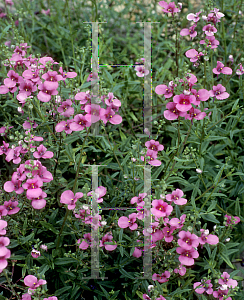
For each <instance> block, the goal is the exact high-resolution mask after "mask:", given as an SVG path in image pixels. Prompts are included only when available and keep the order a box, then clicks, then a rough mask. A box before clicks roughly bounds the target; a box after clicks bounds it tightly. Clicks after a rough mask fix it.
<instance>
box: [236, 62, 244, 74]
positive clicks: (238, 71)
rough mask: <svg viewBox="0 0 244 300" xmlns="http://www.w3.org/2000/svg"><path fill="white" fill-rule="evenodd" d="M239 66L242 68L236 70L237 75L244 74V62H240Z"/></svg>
mask: <svg viewBox="0 0 244 300" xmlns="http://www.w3.org/2000/svg"><path fill="white" fill-rule="evenodd" d="M239 68H240V69H237V70H236V75H239V76H241V75H242V74H244V69H243V67H242V64H239Z"/></svg>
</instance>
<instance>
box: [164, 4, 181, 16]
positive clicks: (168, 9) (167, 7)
mask: <svg viewBox="0 0 244 300" xmlns="http://www.w3.org/2000/svg"><path fill="white" fill-rule="evenodd" d="M158 4H159V5H160V6H161V7H162V8H163V9H162V12H164V13H165V14H171V15H172V17H173V18H174V14H175V13H178V12H180V11H181V8H182V3H180V2H179V3H178V7H176V6H175V2H170V3H167V2H166V1H159V2H158Z"/></svg>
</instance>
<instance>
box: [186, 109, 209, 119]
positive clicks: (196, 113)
mask: <svg viewBox="0 0 244 300" xmlns="http://www.w3.org/2000/svg"><path fill="white" fill-rule="evenodd" d="M204 117H206V113H205V112H201V111H200V110H199V109H197V108H193V107H192V108H191V109H190V110H189V114H187V115H186V116H185V119H188V120H191V121H192V123H193V119H196V120H202V119H203V118H204Z"/></svg>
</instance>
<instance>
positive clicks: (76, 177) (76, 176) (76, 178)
mask: <svg viewBox="0 0 244 300" xmlns="http://www.w3.org/2000/svg"><path fill="white" fill-rule="evenodd" d="M90 131H91V126H90V127H89V130H88V132H87V134H86V137H85V140H84V142H83V145H82V148H81V151H80V159H79V162H78V166H77V170H76V174H75V182H74V186H73V193H74V192H75V187H76V183H77V180H78V174H79V168H80V163H81V159H82V152H83V148H84V146H85V142H86V139H87V137H88V134H89V133H90ZM69 212H70V210H68V208H67V207H66V213H65V216H64V220H63V224H62V227H61V229H60V232H59V235H58V241H57V245H56V251H57V249H58V247H59V243H60V238H61V234H62V232H63V229H64V225H65V222H66V220H67V217H68V215H69Z"/></svg>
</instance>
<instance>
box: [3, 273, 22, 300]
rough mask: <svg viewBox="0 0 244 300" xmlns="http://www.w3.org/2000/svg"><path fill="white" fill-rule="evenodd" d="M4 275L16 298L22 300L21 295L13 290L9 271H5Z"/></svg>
mask: <svg viewBox="0 0 244 300" xmlns="http://www.w3.org/2000/svg"><path fill="white" fill-rule="evenodd" d="M3 273H4V275H5V277H6V279H7V282H8V284H9V287H10V288H11V291H12V293H13V294H14V295H15V296H16V298H17V299H20V298H19V295H18V294H17V293H16V292H15V290H14V288H13V286H12V284H11V282H10V280H9V278H8V271H7V270H5V269H4V270H3Z"/></svg>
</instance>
